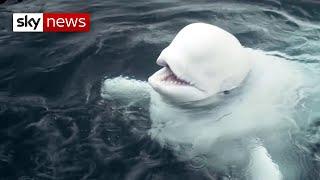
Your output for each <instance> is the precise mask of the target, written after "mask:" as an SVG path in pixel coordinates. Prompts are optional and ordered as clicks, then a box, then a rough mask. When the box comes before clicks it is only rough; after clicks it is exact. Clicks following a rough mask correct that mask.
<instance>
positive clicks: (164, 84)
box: [148, 63, 206, 103]
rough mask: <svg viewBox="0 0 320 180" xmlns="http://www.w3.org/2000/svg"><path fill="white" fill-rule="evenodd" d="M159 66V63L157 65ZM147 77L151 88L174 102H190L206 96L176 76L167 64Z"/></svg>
mask: <svg viewBox="0 0 320 180" xmlns="http://www.w3.org/2000/svg"><path fill="white" fill-rule="evenodd" d="M158 64H159V63H158ZM159 65H161V66H164V67H163V68H162V69H160V70H159V71H157V72H155V73H154V74H153V75H152V76H150V77H149V79H148V82H149V84H150V85H151V87H152V88H153V89H154V90H155V91H156V92H158V93H159V94H160V95H162V96H163V97H165V98H168V99H170V100H173V101H175V102H184V103H187V102H192V101H197V100H200V99H203V98H204V97H205V96H206V94H205V92H204V91H202V90H201V89H199V88H197V87H196V86H195V85H194V84H193V83H192V82H191V81H189V80H187V78H184V77H181V76H178V75H177V73H175V72H174V71H173V70H172V69H171V68H170V67H169V66H168V65H167V64H165V63H164V64H159Z"/></svg>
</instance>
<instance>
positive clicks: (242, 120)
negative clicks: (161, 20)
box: [101, 23, 304, 180]
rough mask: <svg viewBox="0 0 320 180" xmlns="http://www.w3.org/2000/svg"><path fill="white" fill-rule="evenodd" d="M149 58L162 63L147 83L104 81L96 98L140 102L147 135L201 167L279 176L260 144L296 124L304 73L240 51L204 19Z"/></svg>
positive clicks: (256, 178) (257, 177) (262, 179)
mask: <svg viewBox="0 0 320 180" xmlns="http://www.w3.org/2000/svg"><path fill="white" fill-rule="evenodd" d="M156 63H157V64H158V65H159V66H161V67H162V68H161V69H160V70H159V71H157V72H155V73H154V74H153V75H151V76H150V77H149V78H148V82H146V81H141V80H135V79H130V78H127V77H122V76H120V77H116V78H109V79H106V80H105V81H104V84H103V86H102V92H101V93H102V97H103V98H105V99H108V100H116V101H119V102H121V103H122V104H124V105H125V106H131V105H135V104H137V103H140V105H141V104H142V105H143V104H146V105H147V106H148V108H149V112H150V118H151V122H152V125H151V128H150V129H149V130H148V134H149V135H150V137H151V138H152V139H154V140H156V141H157V142H159V143H160V144H161V145H163V146H165V147H167V148H169V149H171V150H172V151H173V152H174V153H175V154H176V156H177V158H178V159H180V160H183V161H192V159H193V158H197V157H200V156H201V157H205V159H206V160H205V162H203V163H204V164H205V165H206V167H207V168H209V169H213V170H215V171H217V172H221V173H227V172H229V171H230V167H236V168H235V169H236V170H234V171H235V172H237V173H236V174H237V175H238V176H239V177H244V178H245V179H253V180H281V179H283V178H284V176H286V175H285V174H286V171H287V170H286V168H282V164H281V162H280V164H279V163H277V161H276V160H274V159H273V156H272V154H270V153H269V149H270V148H267V146H266V145H268V143H269V142H272V141H274V140H275V141H277V142H278V144H281V143H279V142H280V141H281V140H280V138H278V137H277V138H274V137H273V136H272V135H274V134H280V136H279V137H283V138H286V134H287V133H286V132H288V131H290V130H295V129H296V128H297V124H296V122H295V120H294V117H293V116H292V114H293V112H294V110H295V107H296V104H297V103H299V99H300V97H299V94H298V93H297V91H298V89H299V88H301V84H302V82H303V78H304V77H303V75H302V73H301V72H300V70H299V68H297V66H296V65H295V63H293V62H290V61H286V60H284V59H281V58H279V57H274V56H270V55H266V54H265V53H262V52H261V51H259V50H253V49H250V48H246V47H244V46H242V44H241V43H240V41H239V40H238V39H237V38H236V37H235V36H234V35H232V34H231V33H229V32H227V31H225V30H223V29H221V28H219V27H217V26H214V25H211V24H206V23H193V24H190V25H187V26H185V27H184V28H182V29H181V30H180V31H179V32H178V34H177V35H176V36H175V38H174V39H173V40H172V42H171V43H170V44H169V45H168V46H167V47H166V48H165V49H163V50H162V52H161V53H160V55H159V57H158V58H157V60H156ZM141 102H142V103H141ZM269 146H270V145H269ZM270 147H272V146H270ZM285 148H286V146H285V145H283V147H281V148H275V149H272V148H271V150H272V151H281V150H282V149H285ZM282 169H284V170H283V171H282Z"/></svg>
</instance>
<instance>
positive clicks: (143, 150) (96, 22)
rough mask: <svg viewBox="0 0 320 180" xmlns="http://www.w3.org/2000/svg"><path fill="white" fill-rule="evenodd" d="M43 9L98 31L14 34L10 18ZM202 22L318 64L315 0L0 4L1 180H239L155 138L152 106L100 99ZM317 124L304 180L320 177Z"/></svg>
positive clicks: (141, 75)
mask: <svg viewBox="0 0 320 180" xmlns="http://www.w3.org/2000/svg"><path fill="white" fill-rule="evenodd" d="M44 11H47V12H57V11H64V12H66V11H67V12H69V11H71V12H72V11H73V12H89V13H91V16H92V22H91V23H92V28H91V31H90V32H89V33H69V34H66V33H13V32H12V25H11V23H12V22H11V21H12V18H11V17H12V13H14V12H44ZM199 21H201V22H206V23H210V24H215V25H218V26H220V27H222V28H224V29H226V30H228V31H230V32H231V33H233V34H234V35H235V36H236V37H237V38H239V40H240V41H241V43H242V44H243V45H245V46H247V47H251V48H255V49H261V50H264V51H267V52H270V53H271V54H273V55H277V56H281V57H285V58H287V59H289V60H292V61H300V62H302V63H306V64H311V66H313V65H314V67H315V68H316V67H317V64H319V62H320V51H319V49H320V2H319V1H317V0H304V1H302V0H301V1H299V0H294V1H289V0H288V1H284V0H283V1H279V0H266V1H258V0H257V1H240V0H238V1H236V0H235V1H229V0H224V1H223V0H221V1H213V0H211V1H210V0H207V1H205V0H199V1H182V0H150V1H129V0H106V1H103V0H91V1H71V0H56V1H53V0H51V1H44V0H25V1H23V2H21V3H17V1H13V0H12V1H10V0H8V1H7V2H5V3H4V4H1V5H0V179H1V180H7V179H8V180H11V179H12V180H16V179H19V180H31V179H34V180H36V179H41V180H42V179H44V180H46V179H75V180H80V179H91V180H93V179H99V180H100V179H103V180H112V179H128V180H129V179H130V180H131V179H155V180H158V179H166V180H169V179H185V180H187V179H192V180H193V179H210V178H214V179H222V178H223V177H224V178H227V179H228V178H235V179H236V178H237V177H233V176H232V173H231V174H229V175H226V174H219V173H217V172H206V173H204V172H203V171H199V170H198V168H197V162H180V161H178V160H177V159H176V158H175V157H174V155H173V154H172V152H170V150H169V149H165V148H162V147H160V146H159V145H158V144H157V142H153V141H152V140H151V139H150V138H149V137H148V135H147V129H148V128H149V127H150V120H149V116H148V112H147V109H143V108H140V107H131V108H130V109H125V108H123V107H120V106H118V105H117V103H116V102H108V101H105V100H103V99H102V98H101V96H100V88H101V83H102V82H103V80H104V78H105V77H106V76H107V77H115V76H119V75H125V76H130V77H134V78H136V79H141V80H146V79H147V77H148V76H149V75H151V74H152V73H153V72H154V71H156V70H157V69H158V67H157V66H156V64H155V63H154V61H155V59H156V58H157V56H158V55H159V53H160V52H161V50H162V49H163V48H164V47H166V46H167V45H168V43H169V42H170V41H171V40H172V38H173V37H174V36H175V34H176V33H177V32H178V30H179V29H181V28H182V27H184V26H185V25H187V24H189V23H192V22H199ZM318 70H320V68H319V69H318ZM319 98H320V97H319ZM319 107H320V106H319ZM128 112H130V113H128ZM319 121H320V118H319ZM319 121H318V122H319ZM319 125H320V123H315V124H313V125H312V126H310V127H307V128H306V132H307V133H306V135H305V139H307V141H306V142H307V143H306V144H305V146H304V147H305V148H307V149H308V151H307V152H308V153H307V154H306V159H307V160H306V161H308V166H307V167H306V168H305V169H304V170H303V171H302V172H303V173H302V175H301V177H300V179H301V180H302V179H303V180H305V179H306V180H307V179H320V177H319V171H320V161H319V160H320V138H317V137H318V134H319ZM209 174H210V175H209Z"/></svg>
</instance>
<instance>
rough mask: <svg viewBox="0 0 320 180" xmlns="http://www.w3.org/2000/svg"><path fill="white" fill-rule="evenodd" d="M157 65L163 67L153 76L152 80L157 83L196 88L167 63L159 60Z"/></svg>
mask: <svg viewBox="0 0 320 180" xmlns="http://www.w3.org/2000/svg"><path fill="white" fill-rule="evenodd" d="M157 64H158V65H160V66H162V67H163V68H162V69H160V70H159V71H157V72H156V73H154V75H152V76H151V79H152V80H154V81H156V82H157V83H160V84H165V85H172V86H194V85H193V84H192V83H191V82H189V81H187V80H186V79H184V78H181V76H178V75H177V74H176V73H175V72H174V71H173V70H172V69H171V68H170V66H169V65H168V64H167V62H166V61H164V60H162V59H159V60H157Z"/></svg>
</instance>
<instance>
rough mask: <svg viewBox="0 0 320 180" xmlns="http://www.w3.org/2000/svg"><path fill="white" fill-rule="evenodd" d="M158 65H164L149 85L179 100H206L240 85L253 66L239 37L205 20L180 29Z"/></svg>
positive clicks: (173, 99) (160, 56) (159, 59)
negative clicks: (206, 22)
mask: <svg viewBox="0 0 320 180" xmlns="http://www.w3.org/2000/svg"><path fill="white" fill-rule="evenodd" d="M157 64H158V65H160V66H163V68H162V69H160V70H159V71H157V72H155V73H154V74H153V75H152V76H150V77H149V79H148V82H149V84H150V85H151V86H152V88H153V89H154V90H155V91H156V92H158V93H159V94H160V95H161V96H162V97H164V98H167V99H170V100H171V101H174V102H177V103H192V102H195V101H203V100H206V99H210V97H213V96H215V95H219V94H223V93H224V92H228V91H230V90H232V89H234V88H236V87H239V86H240V85H241V83H242V81H243V80H244V79H245V77H246V76H247V74H248V73H249V71H250V67H251V66H250V60H249V59H248V57H247V56H246V53H245V49H244V48H243V47H242V45H241V44H240V42H239V41H238V39H237V38H236V37H234V36H233V35H232V34H230V33H228V32H227V31H225V30H223V29H221V28H219V27H216V26H213V25H210V24H205V23H194V24H190V25H187V26H186V27H184V28H183V29H182V30H180V32H179V33H178V34H177V35H176V37H175V38H174V39H173V41H172V42H171V43H170V45H169V46H167V47H166V48H165V49H164V50H163V51H162V52H161V54H160V55H159V57H158V59H157Z"/></svg>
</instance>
